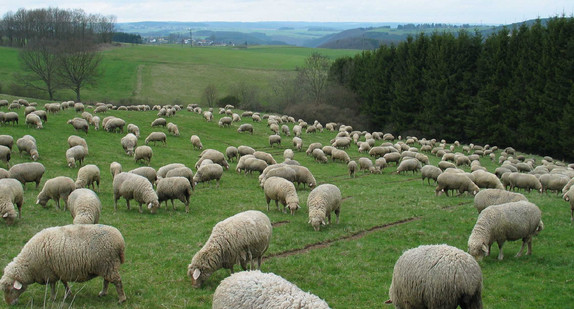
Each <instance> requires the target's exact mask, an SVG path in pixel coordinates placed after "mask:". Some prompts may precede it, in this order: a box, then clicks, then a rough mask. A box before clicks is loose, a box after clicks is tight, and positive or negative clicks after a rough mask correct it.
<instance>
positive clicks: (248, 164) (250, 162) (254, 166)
mask: <svg viewBox="0 0 574 309" xmlns="http://www.w3.org/2000/svg"><path fill="white" fill-rule="evenodd" d="M267 166H268V164H267V162H265V161H263V160H261V159H257V158H255V157H253V158H247V159H245V161H244V162H243V169H244V170H245V174H246V175H247V174H248V173H249V174H252V173H253V172H254V171H256V172H259V175H261V173H263V170H265V168H267Z"/></svg>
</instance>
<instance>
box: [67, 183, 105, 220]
mask: <svg viewBox="0 0 574 309" xmlns="http://www.w3.org/2000/svg"><path fill="white" fill-rule="evenodd" d="M67 204H68V209H69V210H70V214H71V215H72V218H73V219H74V221H73V223H74V224H97V223H98V222H99V221H100V214H101V213H102V203H101V202H100V199H99V198H98V195H97V194H96V193H95V192H94V191H92V190H90V189H83V188H82V189H76V190H74V191H73V192H72V193H71V194H70V196H69V197H68V202H67Z"/></svg>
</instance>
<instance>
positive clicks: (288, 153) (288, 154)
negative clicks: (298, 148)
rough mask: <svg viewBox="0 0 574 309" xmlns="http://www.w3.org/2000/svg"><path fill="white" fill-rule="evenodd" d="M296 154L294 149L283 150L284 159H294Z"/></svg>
mask: <svg viewBox="0 0 574 309" xmlns="http://www.w3.org/2000/svg"><path fill="white" fill-rule="evenodd" d="M294 156H295V153H294V152H293V150H292V149H290V148H289V149H285V150H284V151H283V159H284V160H293V157H294Z"/></svg>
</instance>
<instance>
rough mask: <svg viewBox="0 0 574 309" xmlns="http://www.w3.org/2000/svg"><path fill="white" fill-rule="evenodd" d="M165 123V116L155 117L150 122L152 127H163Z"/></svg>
mask: <svg viewBox="0 0 574 309" xmlns="http://www.w3.org/2000/svg"><path fill="white" fill-rule="evenodd" d="M166 125H167V121H166V120H165V118H157V119H154V121H152V122H151V126H152V127H164V128H165V126H166Z"/></svg>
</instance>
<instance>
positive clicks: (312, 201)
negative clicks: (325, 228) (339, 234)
mask: <svg viewBox="0 0 574 309" xmlns="http://www.w3.org/2000/svg"><path fill="white" fill-rule="evenodd" d="M342 202H343V199H342V197H341V190H339V188H338V187H337V186H335V185H332V184H322V185H320V186H318V187H316V188H315V189H313V191H311V193H309V196H308V197H307V208H308V209H309V224H311V226H312V227H313V229H315V231H319V229H320V227H321V225H326V224H327V223H326V222H325V218H327V220H328V223H329V224H330V223H331V212H334V213H335V215H336V216H337V221H336V223H337V224H339V215H340V213H341V204H342Z"/></svg>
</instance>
